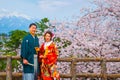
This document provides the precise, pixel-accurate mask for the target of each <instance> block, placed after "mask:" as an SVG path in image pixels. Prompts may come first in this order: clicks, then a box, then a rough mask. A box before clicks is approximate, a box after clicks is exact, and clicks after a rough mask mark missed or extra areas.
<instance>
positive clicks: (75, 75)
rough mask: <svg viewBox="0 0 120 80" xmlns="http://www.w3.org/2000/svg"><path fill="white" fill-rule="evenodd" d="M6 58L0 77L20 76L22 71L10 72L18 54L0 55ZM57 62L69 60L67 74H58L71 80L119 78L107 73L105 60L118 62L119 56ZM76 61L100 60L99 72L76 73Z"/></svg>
mask: <svg viewBox="0 0 120 80" xmlns="http://www.w3.org/2000/svg"><path fill="white" fill-rule="evenodd" d="M3 59H7V66H6V72H0V77H5V76H6V80H12V77H13V76H14V77H22V73H12V66H11V61H12V60H13V59H15V60H20V57H19V56H0V60H3ZM58 62H71V70H70V73H69V74H60V77H61V78H71V80H76V78H79V77H92V78H94V77H98V78H101V80H107V79H108V78H120V73H118V74H107V73H106V72H107V67H106V63H107V62H120V58H109V59H105V58H59V59H58ZM77 62H100V63H101V73H99V74H96V73H76V68H75V67H76V63H77Z"/></svg>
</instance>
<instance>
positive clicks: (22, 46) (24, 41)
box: [21, 38, 28, 58]
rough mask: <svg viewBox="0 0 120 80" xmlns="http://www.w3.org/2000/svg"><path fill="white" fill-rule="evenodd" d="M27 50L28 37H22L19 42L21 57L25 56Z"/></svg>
mask: <svg viewBox="0 0 120 80" xmlns="http://www.w3.org/2000/svg"><path fill="white" fill-rule="evenodd" d="M27 52H28V39H26V38H24V39H23V41H22V44H21V58H26V57H27Z"/></svg>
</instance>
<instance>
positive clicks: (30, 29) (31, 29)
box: [29, 25, 36, 35]
mask: <svg viewBox="0 0 120 80" xmlns="http://www.w3.org/2000/svg"><path fill="white" fill-rule="evenodd" d="M29 31H30V33H31V34H32V35H34V34H35V32H36V26H35V25H32V26H31V27H30V28H29Z"/></svg>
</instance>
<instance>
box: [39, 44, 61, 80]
mask: <svg viewBox="0 0 120 80" xmlns="http://www.w3.org/2000/svg"><path fill="white" fill-rule="evenodd" d="M38 56H39V59H38V60H39V63H41V66H40V72H41V73H40V74H41V75H40V77H41V78H42V79H43V80H54V79H55V78H56V80H59V79H60V77H59V73H58V71H57V65H56V61H57V56H58V50H57V47H56V45H55V44H54V43H53V42H52V43H51V44H50V45H49V46H47V47H46V49H44V43H43V44H42V45H41V47H40V52H39V54H38Z"/></svg>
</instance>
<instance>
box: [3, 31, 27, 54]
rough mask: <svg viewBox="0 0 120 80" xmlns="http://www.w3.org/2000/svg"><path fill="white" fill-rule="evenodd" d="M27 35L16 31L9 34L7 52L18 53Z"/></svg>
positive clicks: (24, 32) (6, 43) (6, 44)
mask: <svg viewBox="0 0 120 80" xmlns="http://www.w3.org/2000/svg"><path fill="white" fill-rule="evenodd" d="M26 34H27V32H26V31H21V30H14V31H11V32H10V33H9V36H10V37H9V40H8V41H6V42H5V46H6V51H7V52H11V51H13V52H16V53H17V49H18V48H19V46H20V44H21V42H22V38H23V37H24V36H25V35H26Z"/></svg>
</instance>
